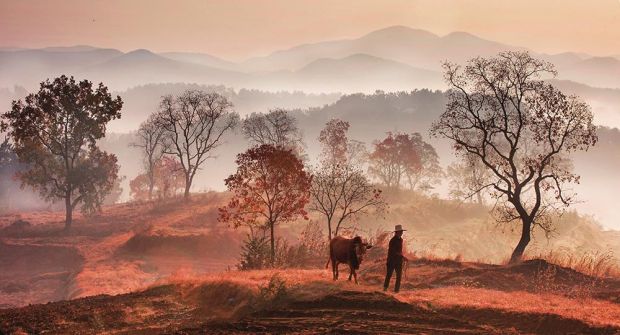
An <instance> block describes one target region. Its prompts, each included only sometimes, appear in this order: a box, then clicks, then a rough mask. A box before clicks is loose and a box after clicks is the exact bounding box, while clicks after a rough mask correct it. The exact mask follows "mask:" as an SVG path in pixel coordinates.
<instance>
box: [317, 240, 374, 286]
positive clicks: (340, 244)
mask: <svg viewBox="0 0 620 335" xmlns="http://www.w3.org/2000/svg"><path fill="white" fill-rule="evenodd" d="M370 248H372V245H369V244H368V243H364V242H363V241H362V238H361V237H359V236H355V237H354V238H345V237H342V236H336V237H334V238H332V240H331V241H330V242H329V259H328V260H327V264H325V268H326V269H327V268H328V267H329V262H332V273H333V275H334V280H338V264H339V263H346V264H348V265H349V269H350V272H349V281H351V277H353V278H355V283H356V284H357V273H355V270H357V269H359V267H360V264H361V263H362V259H363V258H364V254H365V253H366V250H367V249H370Z"/></svg>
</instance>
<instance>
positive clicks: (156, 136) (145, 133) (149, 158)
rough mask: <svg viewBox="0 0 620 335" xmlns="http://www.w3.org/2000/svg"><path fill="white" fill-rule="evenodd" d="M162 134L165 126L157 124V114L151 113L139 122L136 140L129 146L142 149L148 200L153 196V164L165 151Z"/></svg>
mask: <svg viewBox="0 0 620 335" xmlns="http://www.w3.org/2000/svg"><path fill="white" fill-rule="evenodd" d="M164 134H165V128H164V127H160V126H159V125H158V124H157V114H151V116H149V118H148V119H147V120H146V121H144V122H143V123H142V124H140V128H138V132H137V135H138V141H137V142H135V143H131V146H133V147H137V148H140V149H141V150H142V155H143V164H144V170H145V172H146V177H147V181H148V199H149V200H151V199H152V198H153V187H154V186H155V165H156V164H157V162H158V161H159V160H160V159H161V158H162V156H163V155H164V152H165V151H166V148H165V144H166V142H165V141H164Z"/></svg>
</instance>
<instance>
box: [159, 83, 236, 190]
mask: <svg viewBox="0 0 620 335" xmlns="http://www.w3.org/2000/svg"><path fill="white" fill-rule="evenodd" d="M232 107H233V106H232V103H230V101H228V99H227V98H226V97H224V96H223V95H221V94H219V93H207V92H203V91H197V90H187V91H185V92H183V93H181V94H180V95H178V96H171V95H168V96H165V97H163V98H162V101H161V103H160V108H159V111H158V112H157V115H156V117H155V119H156V121H155V122H156V124H157V125H158V127H161V128H162V129H163V130H164V139H165V142H166V145H165V149H164V153H165V154H170V155H173V156H175V157H177V158H178V160H179V162H180V163H181V167H182V168H183V173H184V174H185V192H184V196H185V198H186V199H187V198H189V191H190V188H191V187H192V182H193V180H194V177H195V176H196V173H197V172H198V170H200V168H201V167H202V165H203V164H204V162H205V161H206V160H207V159H209V158H211V157H213V150H214V149H216V148H217V147H218V146H219V145H221V144H222V142H223V136H224V134H225V133H227V132H229V131H231V130H232V129H233V128H234V127H235V126H236V124H237V123H238V120H239V116H238V115H237V114H236V113H235V112H234V111H233V110H232Z"/></svg>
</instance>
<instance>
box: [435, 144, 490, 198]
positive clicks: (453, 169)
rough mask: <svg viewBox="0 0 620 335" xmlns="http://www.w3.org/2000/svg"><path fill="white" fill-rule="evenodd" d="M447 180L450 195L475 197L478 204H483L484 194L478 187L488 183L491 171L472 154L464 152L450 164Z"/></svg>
mask: <svg viewBox="0 0 620 335" xmlns="http://www.w3.org/2000/svg"><path fill="white" fill-rule="evenodd" d="M446 174H447V177H448V180H449V183H450V185H449V189H450V196H451V197H452V198H454V199H459V200H471V199H473V198H474V197H476V202H477V203H478V204H479V205H484V203H485V201H484V198H485V197H484V194H483V192H481V191H480V189H482V188H484V186H485V185H488V183H489V180H491V178H492V172H491V171H490V170H489V169H487V168H486V166H484V164H483V163H482V162H481V161H480V159H478V158H477V157H476V156H474V155H470V154H464V155H462V157H461V159H460V160H458V161H455V162H453V163H452V164H450V165H449V166H448V168H447V171H446Z"/></svg>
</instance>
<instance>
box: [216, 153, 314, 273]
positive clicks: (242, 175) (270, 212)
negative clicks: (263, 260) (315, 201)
mask: <svg viewBox="0 0 620 335" xmlns="http://www.w3.org/2000/svg"><path fill="white" fill-rule="evenodd" d="M236 163H237V165H238V166H237V172H236V173H235V174H233V175H231V176H230V177H228V178H226V180H225V182H226V186H227V187H228V190H229V191H230V192H232V193H233V197H232V199H231V200H230V202H229V203H228V205H227V206H225V207H222V208H220V218H219V219H220V221H222V222H228V223H229V224H232V225H233V226H234V227H235V228H236V227H239V226H242V225H248V226H250V227H259V228H265V229H268V230H269V232H270V242H271V262H272V264H273V261H274V256H275V236H274V227H275V226H276V225H278V224H280V223H282V222H288V221H293V220H295V219H297V218H300V217H302V218H305V219H307V213H306V210H305V206H306V204H307V203H308V201H309V199H310V193H309V190H310V185H311V179H312V178H311V176H310V174H309V173H307V172H306V171H305V170H304V165H303V162H302V161H301V160H300V159H299V158H298V157H297V156H296V155H295V154H294V153H293V151H292V150H290V149H284V148H282V147H274V146H272V145H268V144H264V145H261V146H257V147H253V148H250V149H248V150H247V151H246V152H244V153H241V154H239V155H237V160H236Z"/></svg>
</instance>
